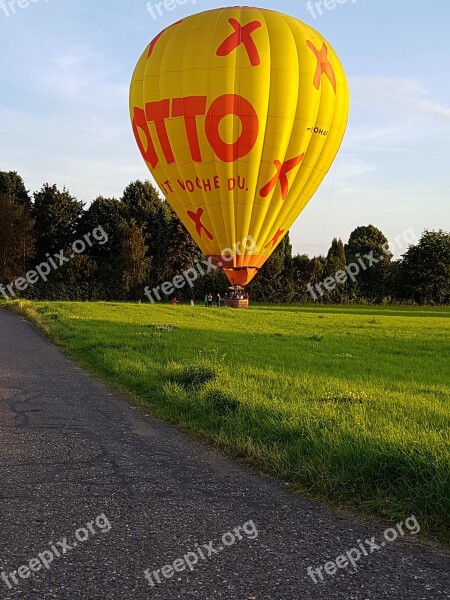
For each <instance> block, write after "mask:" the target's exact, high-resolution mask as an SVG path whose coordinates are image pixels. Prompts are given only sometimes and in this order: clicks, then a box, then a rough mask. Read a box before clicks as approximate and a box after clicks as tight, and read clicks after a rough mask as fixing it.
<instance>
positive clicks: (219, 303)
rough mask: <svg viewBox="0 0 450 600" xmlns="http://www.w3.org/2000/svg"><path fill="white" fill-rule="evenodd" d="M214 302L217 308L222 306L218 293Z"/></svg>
mask: <svg viewBox="0 0 450 600" xmlns="http://www.w3.org/2000/svg"><path fill="white" fill-rule="evenodd" d="M216 304H217V308H220V307H221V306H222V296H221V295H220V294H217V296H216Z"/></svg>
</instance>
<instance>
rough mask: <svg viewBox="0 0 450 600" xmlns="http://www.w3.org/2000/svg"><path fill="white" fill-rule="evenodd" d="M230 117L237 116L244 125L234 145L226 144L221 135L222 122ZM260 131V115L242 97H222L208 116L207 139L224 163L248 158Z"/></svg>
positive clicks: (231, 95) (230, 95)
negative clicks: (220, 126) (244, 157)
mask: <svg viewBox="0 0 450 600" xmlns="http://www.w3.org/2000/svg"><path fill="white" fill-rule="evenodd" d="M228 115H236V116H237V117H239V118H240V120H241V124H242V132H241V135H240V136H239V139H237V140H236V141H235V142H234V143H233V144H228V143H227V142H224V141H223V139H222V138H221V137H220V133H219V125H220V122H221V120H222V119H223V118H224V117H226V116H228ZM258 130H259V120H258V115H257V114H256V111H255V109H254V108H253V106H252V105H251V104H250V102H249V101H248V100H246V99H245V98H242V96H237V95H235V94H225V95H224V96H220V97H219V98H217V99H216V100H214V102H213V103H212V104H211V107H210V109H209V111H208V114H207V115H206V137H207V138H208V142H209V143H210V144H211V146H212V148H213V149H214V152H215V153H216V155H217V157H218V158H220V160H223V161H224V162H234V161H235V160H237V159H238V158H242V157H243V156H246V155H247V154H248V153H249V152H250V151H251V150H252V148H253V146H254V145H255V143H256V140H257V139H258Z"/></svg>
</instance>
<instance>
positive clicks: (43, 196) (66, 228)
mask: <svg viewBox="0 0 450 600" xmlns="http://www.w3.org/2000/svg"><path fill="white" fill-rule="evenodd" d="M82 213H83V203H82V202H79V201H78V200H77V199H76V198H75V197H74V196H71V195H70V193H69V191H68V190H66V189H65V188H64V189H63V190H62V191H60V190H58V188H57V187H56V185H52V186H50V185H49V184H48V183H46V184H44V185H43V187H42V189H41V190H40V191H39V192H36V193H35V194H34V205H33V213H32V214H33V217H34V220H35V226H34V232H35V236H36V257H37V260H38V261H42V260H45V259H46V254H47V253H49V254H54V253H55V252H58V251H60V250H65V249H67V248H68V247H69V246H70V245H71V244H72V243H73V242H74V241H75V240H76V239H77V237H76V236H77V231H78V225H79V221H80V218H81V215H82Z"/></svg>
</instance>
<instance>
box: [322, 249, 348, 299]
mask: <svg viewBox="0 0 450 600" xmlns="http://www.w3.org/2000/svg"><path fill="white" fill-rule="evenodd" d="M345 267H346V259H345V249H344V244H343V243H342V240H341V239H337V238H333V241H332V242H331V246H330V249H329V250H328V254H327V257H326V260H325V272H326V276H327V277H333V278H334V277H335V275H336V273H337V272H338V271H344V270H345ZM325 299H326V300H327V301H329V302H334V303H335V304H337V303H339V302H343V301H345V299H346V288H345V284H340V283H336V286H335V288H334V289H333V290H330V291H329V292H327V295H326V298H325Z"/></svg>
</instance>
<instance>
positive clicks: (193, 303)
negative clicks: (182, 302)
mask: <svg viewBox="0 0 450 600" xmlns="http://www.w3.org/2000/svg"><path fill="white" fill-rule="evenodd" d="M190 304H191V306H195V302H194V298H191V302H190Z"/></svg>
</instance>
